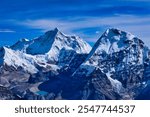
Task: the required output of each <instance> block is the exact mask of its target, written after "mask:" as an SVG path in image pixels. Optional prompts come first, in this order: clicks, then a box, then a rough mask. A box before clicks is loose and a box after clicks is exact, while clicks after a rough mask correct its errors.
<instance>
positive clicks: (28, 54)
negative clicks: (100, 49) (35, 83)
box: [0, 28, 91, 73]
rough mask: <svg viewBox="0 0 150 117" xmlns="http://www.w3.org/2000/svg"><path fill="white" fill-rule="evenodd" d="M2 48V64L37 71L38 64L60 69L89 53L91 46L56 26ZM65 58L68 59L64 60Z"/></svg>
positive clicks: (32, 71) (31, 71)
mask: <svg viewBox="0 0 150 117" xmlns="http://www.w3.org/2000/svg"><path fill="white" fill-rule="evenodd" d="M1 50H2V51H1V52H0V54H1V60H0V61H1V65H3V64H7V65H8V66H13V67H14V68H16V69H17V68H18V67H22V68H23V69H24V70H25V71H28V72H30V73H36V72H37V71H38V68H36V67H37V65H38V66H40V67H45V68H46V67H47V66H51V68H52V69H53V70H57V69H60V68H62V67H63V66H64V65H66V64H67V63H69V61H71V60H69V59H73V57H75V56H76V55H77V54H88V53H89V52H90V50H91V46H90V45H89V44H88V43H86V42H85V41H83V40H82V39H81V38H79V37H78V36H67V35H65V34H63V33H61V32H60V31H59V30H58V29H57V28H56V29H54V30H51V31H48V32H46V33H45V34H44V35H42V36H40V37H38V38H36V39H33V40H27V39H22V40H19V41H18V42H17V43H16V44H14V45H13V46H11V47H3V48H2V49H1ZM65 52H67V54H65V56H64V55H63V54H62V53H65ZM71 53H73V54H71ZM67 55H70V56H67ZM68 57H69V59H67V58H68ZM64 59H67V60H68V61H66V62H64V61H63V60H64Z"/></svg>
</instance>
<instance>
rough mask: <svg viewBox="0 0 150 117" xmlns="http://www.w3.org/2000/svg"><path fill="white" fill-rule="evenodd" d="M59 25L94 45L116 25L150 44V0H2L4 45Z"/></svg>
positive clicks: (0, 40)
mask: <svg viewBox="0 0 150 117" xmlns="http://www.w3.org/2000/svg"><path fill="white" fill-rule="evenodd" d="M55 27H58V28H59V29H60V30H61V31H62V32H64V33H66V34H75V35H79V36H81V37H82V38H83V39H85V40H86V41H88V42H89V43H91V44H92V43H94V42H95V41H96V40H97V39H98V38H99V37H100V36H101V34H102V33H103V32H104V31H105V30H106V29H107V28H112V27H114V28H119V29H121V30H125V31H128V32H131V33H133V34H135V35H136V36H138V37H139V38H142V39H143V41H144V42H145V43H146V44H147V45H148V46H150V38H149V37H150V32H149V29H150V0H0V46H2V45H11V44H13V43H15V42H16V41H17V40H19V39H20V38H29V39H33V38H34V37H37V36H39V35H41V34H43V33H44V32H45V31H47V30H51V29H53V28H55Z"/></svg>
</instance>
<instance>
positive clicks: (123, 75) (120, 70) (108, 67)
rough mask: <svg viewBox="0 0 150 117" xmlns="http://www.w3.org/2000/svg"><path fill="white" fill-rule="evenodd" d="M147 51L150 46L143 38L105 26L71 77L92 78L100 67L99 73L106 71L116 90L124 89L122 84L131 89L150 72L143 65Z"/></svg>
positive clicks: (147, 59) (140, 82)
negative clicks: (104, 30)
mask: <svg viewBox="0 0 150 117" xmlns="http://www.w3.org/2000/svg"><path fill="white" fill-rule="evenodd" d="M149 55H150V53H149V49H148V47H146V46H145V45H144V42H143V41H142V40H140V39H138V38H137V37H135V36H134V35H132V34H130V33H128V32H124V31H121V30H118V29H108V30H106V32H104V34H103V35H102V36H101V37H100V39H99V40H98V41H97V42H96V44H95V45H94V46H93V48H92V50H91V52H90V53H89V55H88V57H87V58H86V60H85V61H84V63H82V64H81V65H80V67H79V68H78V69H77V70H76V71H75V72H74V73H73V77H75V78H77V77H78V78H83V77H90V78H91V79H92V76H93V74H94V73H95V71H96V70H97V69H99V70H100V71H101V73H100V72H98V73H99V77H101V76H103V74H105V75H106V78H107V79H108V80H109V81H110V83H111V85H112V87H113V89H114V91H115V92H120V93H121V92H123V93H126V92H124V91H125V90H124V88H128V89H129V90H131V89H132V90H134V87H138V85H139V84H142V82H143V81H144V80H145V78H144V75H143V74H144V73H145V72H146V71H147V72H149V71H148V70H146V67H145V62H146V61H147V62H146V63H147V64H148V61H149V59H150V57H149ZM147 69H148V68H147ZM98 79H99V78H98V77H97V80H98ZM97 88H98V87H97ZM103 90H105V89H103ZM106 90H107V89H106ZM132 93H133V94H131V96H130V99H132V98H133V97H134V96H136V94H135V92H134V91H133V92H132Z"/></svg>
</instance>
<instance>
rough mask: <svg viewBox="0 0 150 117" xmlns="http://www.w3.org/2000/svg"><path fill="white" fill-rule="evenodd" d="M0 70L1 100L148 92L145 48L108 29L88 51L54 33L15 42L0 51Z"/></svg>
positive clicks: (109, 96) (115, 96)
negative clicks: (3, 93)
mask: <svg viewBox="0 0 150 117" xmlns="http://www.w3.org/2000/svg"><path fill="white" fill-rule="evenodd" d="M0 66H1V67H0V84H1V85H2V87H4V89H5V90H4V91H6V89H7V90H8V92H9V93H8V94H11V96H8V97H7V96H4V98H11V97H14V98H15V97H16V96H14V94H17V98H18V96H19V97H20V98H21V99H58V98H60V97H61V99H144V98H143V96H145V94H147V92H148V91H149V90H150V89H149V87H150V85H149V84H150V83H149V81H150V79H149V78H150V50H149V48H148V47H147V46H145V44H144V42H143V41H142V40H141V39H139V38H138V37H136V36H134V35H132V34H131V33H128V32H125V31H121V30H118V29H114V28H112V29H107V30H106V31H105V32H104V33H103V34H102V36H101V37H100V38H99V39H98V41H97V42H96V43H95V45H94V46H93V48H92V49H91V46H90V45H89V44H88V43H86V42H85V41H83V40H82V39H81V38H80V37H78V36H68V35H65V34H63V33H61V32H60V31H59V30H58V29H57V28H56V29H54V30H51V31H48V32H46V33H45V34H44V35H42V36H40V37H38V38H36V39H33V40H28V39H22V40H19V41H18V42H17V43H16V44H14V45H13V46H11V47H2V48H1V49H0ZM5 87H7V88H5ZM9 90H10V91H9ZM4 91H2V92H4ZM142 91H143V93H142ZM10 92H11V93H10ZM0 93H1V92H0ZM0 97H1V96H0ZM149 97H150V95H149Z"/></svg>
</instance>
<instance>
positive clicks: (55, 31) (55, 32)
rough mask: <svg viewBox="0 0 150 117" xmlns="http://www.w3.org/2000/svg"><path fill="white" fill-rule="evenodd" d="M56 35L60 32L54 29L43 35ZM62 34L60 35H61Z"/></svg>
mask: <svg viewBox="0 0 150 117" xmlns="http://www.w3.org/2000/svg"><path fill="white" fill-rule="evenodd" d="M58 33H61V32H60V30H59V29H58V28H54V29H53V30H49V31H47V32H46V33H45V34H46V35H49V34H50V35H52V34H54V35H56V34H58ZM61 34H62V33H61Z"/></svg>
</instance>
